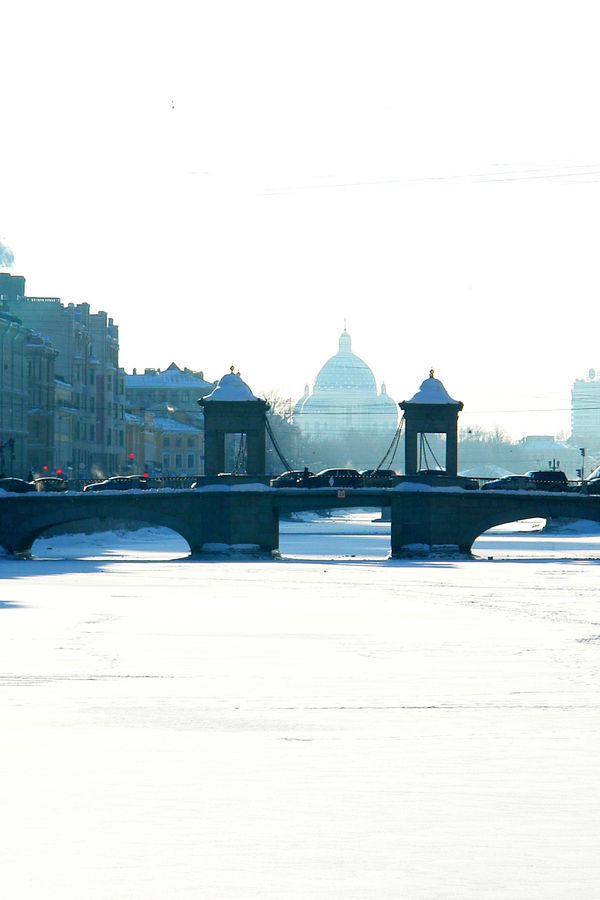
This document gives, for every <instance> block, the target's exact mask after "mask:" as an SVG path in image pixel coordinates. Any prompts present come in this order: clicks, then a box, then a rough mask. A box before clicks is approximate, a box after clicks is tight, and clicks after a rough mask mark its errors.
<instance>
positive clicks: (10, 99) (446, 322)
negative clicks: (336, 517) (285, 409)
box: [0, 0, 600, 433]
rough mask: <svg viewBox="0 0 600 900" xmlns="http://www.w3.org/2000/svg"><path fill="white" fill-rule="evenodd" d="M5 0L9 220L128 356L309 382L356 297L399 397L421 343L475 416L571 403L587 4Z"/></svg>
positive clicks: (586, 274) (582, 295)
mask: <svg viewBox="0 0 600 900" xmlns="http://www.w3.org/2000/svg"><path fill="white" fill-rule="evenodd" d="M8 6H9V8H8V9H4V10H3V17H2V34H3V37H2V56H1V63H2V84H3V88H2V135H3V140H2V141H1V143H0V164H1V166H2V171H3V175H4V177H3V186H2V193H1V203H0V240H3V241H4V242H5V243H6V244H7V245H9V246H10V247H11V248H12V250H13V252H14V254H15V265H14V267H13V269H12V271H13V272H14V273H15V274H23V275H25V277H26V278H27V290H28V293H29V294H34V295H45V296H60V297H61V298H62V299H63V300H64V301H65V302H68V301H70V300H73V301H75V302H77V301H80V300H87V301H88V302H89V303H90V304H91V306H92V309H93V310H94V311H96V310H98V309H106V311H107V312H108V313H109V315H112V316H113V317H114V319H115V321H116V323H117V324H118V325H119V327H120V338H121V341H120V343H121V363H122V364H123V365H124V366H125V367H126V369H127V370H128V371H131V368H132V367H133V366H137V367H138V368H143V367H145V366H158V367H161V368H163V367H165V366H167V365H168V364H169V363H170V362H171V361H172V360H176V361H177V362H178V363H179V364H180V365H182V366H183V365H188V366H191V367H194V368H198V369H203V370H204V372H205V375H206V376H207V377H208V378H210V379H214V378H218V377H220V376H221V375H222V374H224V373H225V372H226V371H228V369H229V366H230V365H231V364H232V363H234V364H235V365H236V366H237V367H239V369H240V371H241V373H242V375H243V377H244V378H245V379H246V380H247V381H248V383H249V384H250V386H251V387H252V388H253V389H254V390H255V392H260V391H265V390H269V389H271V388H278V389H279V390H280V392H281V393H282V394H284V395H291V396H294V397H298V396H300V395H301V393H302V390H303V386H304V383H305V382H307V381H308V382H310V383H311V384H312V381H313V380H314V377H315V375H316V373H317V371H318V369H319V368H320V366H321V365H322V364H323V363H324V362H325V360H326V359H327V358H328V357H329V356H331V355H332V354H333V353H334V352H336V350H337V339H338V336H339V334H340V332H341V330H342V328H343V323H344V318H347V320H348V329H349V331H350V333H351V335H352V338H353V350H354V351H355V352H356V353H357V354H358V355H359V356H361V357H362V358H363V359H364V360H365V361H366V362H367V363H368V364H369V365H370V367H371V368H372V369H373V371H374V373H375V376H376V378H377V380H378V382H380V381H381V380H382V379H385V380H386V383H387V386H388V392H389V393H390V394H391V395H392V396H393V397H394V398H395V399H396V400H402V399H405V398H408V397H410V396H412V394H413V393H414V392H415V390H416V389H417V387H418V384H419V383H420V381H421V380H422V379H423V378H424V377H425V376H426V374H427V372H428V370H429V368H430V367H431V366H433V367H434V368H435V370H436V375H438V376H439V377H440V378H441V379H442V380H443V381H444V383H445V385H446V387H447V389H448V391H449V392H450V394H451V395H452V396H454V397H456V398H458V399H461V400H463V401H464V403H465V412H464V413H463V415H462V418H461V421H462V422H463V423H465V424H466V423H468V422H480V423H482V424H484V425H493V424H495V423H499V424H501V425H504V426H505V427H508V428H509V429H511V430H512V431H514V432H515V433H525V432H529V433H539V432H544V431H548V430H559V429H561V428H565V429H567V428H568V423H569V415H568V407H569V402H570V388H571V384H572V381H573V379H574V378H575V377H580V376H583V375H584V374H585V373H586V372H587V370H588V368H590V367H595V368H599V369H600V348H598V347H597V330H596V328H595V318H594V315H593V310H594V309H595V308H596V303H595V301H596V299H597V297H598V293H599V280H600V279H599V274H598V265H597V260H598V237H599V231H600V217H599V215H598V205H599V203H598V201H599V199H600V184H599V179H600V123H599V117H598V110H597V86H598V82H599V75H600V72H599V69H600V56H599V55H598V52H597V34H598V28H597V25H598V15H597V6H596V4H594V3H591V2H571V3H569V4H568V5H567V4H565V3H555V2H546V0H544V2H531V0H530V2H527V0H519V2H510V0H509V2H503V3H481V2H452V3H448V2H424V3H414V2H412V3H404V2H401V0H398V2H389V3H388V2H370V3H368V4H367V3H355V2H343V3H342V2H327V0H319V2H304V3H302V4H299V3H289V2H284V0H279V2H272V3H269V2H263V0H253V2H221V3H216V2H169V3H168V4H167V3H152V2H144V3H138V2H127V0H121V2H119V3H114V2H105V3H103V4H101V5H97V4H96V5H93V6H92V5H89V4H82V3H80V2H79V3H71V2H53V3H51V4H49V3H47V2H43V3H42V2H38V0H34V2H28V3H27V4H24V3H17V2H16V0H12V2H10V0H9V5H8ZM538 409H545V410H559V411H560V410H562V412H555V413H545V414H542V413H538V412H532V411H531V410H538ZM512 410H523V412H521V413H519V414H514V413H511V412H508V411H512Z"/></svg>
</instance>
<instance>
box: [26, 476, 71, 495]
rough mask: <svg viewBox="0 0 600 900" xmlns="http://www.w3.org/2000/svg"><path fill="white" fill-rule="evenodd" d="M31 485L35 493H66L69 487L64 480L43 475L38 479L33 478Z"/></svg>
mask: <svg viewBox="0 0 600 900" xmlns="http://www.w3.org/2000/svg"><path fill="white" fill-rule="evenodd" d="M33 484H34V486H35V489H36V491H54V492H57V491H66V490H68V489H69V486H68V484H67V482H66V481H65V479H64V478H59V477H58V476H57V475H43V476H41V477H40V478H34V479H33Z"/></svg>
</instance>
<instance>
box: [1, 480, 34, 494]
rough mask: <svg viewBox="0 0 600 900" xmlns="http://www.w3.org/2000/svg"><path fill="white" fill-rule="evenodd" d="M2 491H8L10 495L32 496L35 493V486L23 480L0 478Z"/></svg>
mask: <svg viewBox="0 0 600 900" xmlns="http://www.w3.org/2000/svg"><path fill="white" fill-rule="evenodd" d="M0 491H7V492H8V493H9V494H30V493H32V492H33V491H35V486H34V485H33V484H32V483H31V482H30V481H24V480H23V479H22V478H0Z"/></svg>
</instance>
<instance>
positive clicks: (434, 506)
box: [0, 483, 600, 557]
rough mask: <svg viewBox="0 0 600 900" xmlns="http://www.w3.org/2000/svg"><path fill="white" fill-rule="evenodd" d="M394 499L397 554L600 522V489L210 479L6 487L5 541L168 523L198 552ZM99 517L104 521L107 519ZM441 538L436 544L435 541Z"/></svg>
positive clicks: (270, 545)
mask: <svg viewBox="0 0 600 900" xmlns="http://www.w3.org/2000/svg"><path fill="white" fill-rule="evenodd" d="M352 507H354V508H356V507H364V508H383V507H388V508H391V555H392V556H394V557H402V556H406V555H412V554H414V553H415V552H421V553H426V552H427V550H428V548H429V549H432V548H433V550H434V552H441V551H442V548H444V549H445V550H447V551H449V550H459V551H460V552H463V553H469V552H470V550H471V546H472V544H473V542H474V541H475V539H476V538H477V537H478V536H479V535H480V534H482V533H483V532H484V531H486V530H487V529H488V528H491V527H492V526H494V525H501V524H503V523H505V522H513V521H516V520H518V519H527V518H534V517H540V518H557V517H569V518H580V519H591V520H593V521H596V522H600V497H588V496H585V495H581V494H568V493H547V492H543V491H528V492H509V491H494V492H492V491H485V492H480V491H465V490H462V489H461V488H436V487H433V488H432V487H428V486H423V485H414V484H408V483H404V484H402V485H400V486H398V487H396V488H379V489H371V488H355V489H350V488H348V489H346V490H345V491H338V490H336V489H335V488H316V489H315V488H312V489H309V488H289V489H274V488H268V487H266V486H264V485H257V484H240V485H231V486H230V485H212V486H205V487H202V488H200V489H196V490H156V491H127V492H120V493H116V492H115V493H113V492H108V491H105V492H89V493H67V494H50V493H48V494H44V493H35V494H21V495H10V494H9V495H6V496H3V497H0V546H2V547H4V549H5V550H7V551H8V552H9V553H13V554H27V553H28V552H29V551H30V549H31V546H32V544H33V542H34V541H35V539H36V538H37V537H39V536H41V535H43V534H44V533H46V532H47V531H48V530H49V529H50V528H54V527H57V526H58V527H59V528H65V529H66V528H68V529H70V530H76V526H77V525H78V524H79V523H81V524H83V523H88V525H89V523H90V522H91V523H93V525H94V526H95V527H96V528H97V529H98V530H101V528H102V527H112V525H113V523H114V522H115V521H135V522H143V523H147V524H151V525H162V526H166V527H168V528H171V529H172V530H173V531H175V532H177V533H178V534H180V535H181V536H182V537H183V538H185V540H186V541H187V542H188V544H189V546H190V550H191V552H192V553H193V554H197V553H202V552H207V551H209V552H210V551H214V550H217V549H222V548H224V547H228V546H234V547H238V548H240V549H243V548H244V547H245V548H248V549H249V548H254V549H256V548H259V549H260V550H262V551H265V552H270V551H273V550H277V549H278V547H279V516H280V514H285V513H290V512H294V511H308V510H324V509H340V508H352ZM103 523H105V524H104V525H103ZM436 548H437V551H436Z"/></svg>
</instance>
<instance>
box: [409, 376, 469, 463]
mask: <svg viewBox="0 0 600 900" xmlns="http://www.w3.org/2000/svg"><path fill="white" fill-rule="evenodd" d="M398 406H399V407H400V409H402V410H403V411H404V432H405V438H404V442H405V443H404V448H405V466H406V474H407V475H416V473H417V471H418V453H417V445H418V438H419V435H422V434H444V435H446V461H445V466H444V471H445V472H446V475H456V474H457V473H458V414H459V412H460V411H461V409H462V408H463V403H462V402H461V401H460V400H453V399H452V397H450V395H449V394H448V392H447V390H446V388H445V387H444V385H443V384H442V382H441V381H439V380H438V379H437V378H434V377H433V369H431V370H430V372H429V378H426V379H425V381H424V382H423V383H422V384H421V387H420V388H419V390H418V391H417V393H416V394H415V395H414V397H413V398H412V399H411V400H403V401H402V403H399V404H398Z"/></svg>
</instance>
